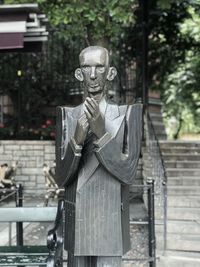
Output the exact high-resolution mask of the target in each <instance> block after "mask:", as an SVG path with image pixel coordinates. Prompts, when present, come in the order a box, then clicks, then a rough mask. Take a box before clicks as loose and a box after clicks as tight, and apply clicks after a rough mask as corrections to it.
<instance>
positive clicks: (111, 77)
mask: <svg viewBox="0 0 200 267" xmlns="http://www.w3.org/2000/svg"><path fill="white" fill-rule="evenodd" d="M116 75H117V70H116V68H115V67H110V68H109V71H108V75H107V80H108V81H112V80H114V78H115V76H116Z"/></svg>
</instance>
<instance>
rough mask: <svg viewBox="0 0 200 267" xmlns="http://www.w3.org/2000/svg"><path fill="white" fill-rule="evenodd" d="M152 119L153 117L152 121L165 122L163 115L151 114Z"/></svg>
mask: <svg viewBox="0 0 200 267" xmlns="http://www.w3.org/2000/svg"><path fill="white" fill-rule="evenodd" d="M150 117H151V120H153V121H160V122H163V117H162V114H160V113H154V112H150Z"/></svg>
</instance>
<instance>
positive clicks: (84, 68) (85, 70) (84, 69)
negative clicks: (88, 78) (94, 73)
mask: <svg viewBox="0 0 200 267" xmlns="http://www.w3.org/2000/svg"><path fill="white" fill-rule="evenodd" d="M82 71H84V72H88V71H90V67H89V66H83V67H82Z"/></svg>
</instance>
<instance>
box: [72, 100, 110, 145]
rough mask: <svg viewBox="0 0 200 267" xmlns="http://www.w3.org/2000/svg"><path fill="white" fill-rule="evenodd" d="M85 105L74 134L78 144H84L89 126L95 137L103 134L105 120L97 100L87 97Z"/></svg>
mask: <svg viewBox="0 0 200 267" xmlns="http://www.w3.org/2000/svg"><path fill="white" fill-rule="evenodd" d="M85 107H86V110H85V113H84V115H83V116H81V117H80V118H79V119H78V121H77V125H76V130H75V134H74V139H75V141H76V143H77V144H78V145H83V144H84V141H85V139H86V136H87V133H88V130H89V128H90V130H91V131H92V132H93V133H94V134H95V135H96V137H97V138H101V137H102V136H103V135H104V134H105V121H104V118H103V117H102V115H101V112H100V110H99V104H98V103H97V101H96V100H95V99H93V98H90V97H87V98H86V100H85Z"/></svg>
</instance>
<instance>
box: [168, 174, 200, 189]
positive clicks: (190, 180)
mask: <svg viewBox="0 0 200 267" xmlns="http://www.w3.org/2000/svg"><path fill="white" fill-rule="evenodd" d="M167 184H168V186H182V185H183V186H199V187H200V177H168V182H167ZM199 189H200V188H199Z"/></svg>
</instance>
